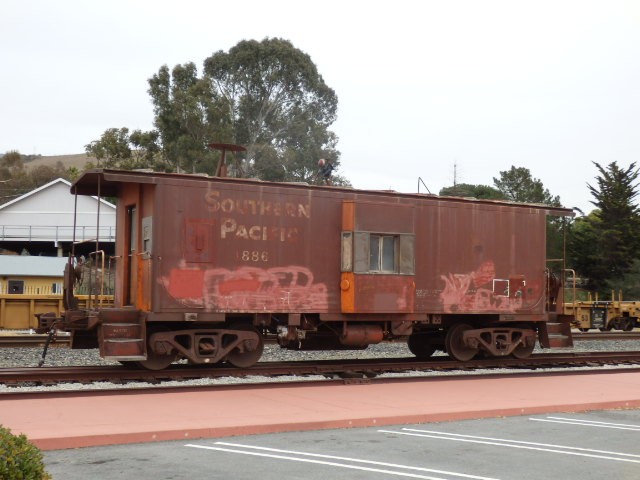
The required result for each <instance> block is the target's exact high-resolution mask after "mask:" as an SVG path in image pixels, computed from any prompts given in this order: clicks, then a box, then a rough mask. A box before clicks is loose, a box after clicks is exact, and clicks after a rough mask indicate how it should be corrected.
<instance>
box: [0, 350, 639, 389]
mask: <svg viewBox="0 0 640 480" xmlns="http://www.w3.org/2000/svg"><path fill="white" fill-rule="evenodd" d="M604 365H637V366H638V367H639V368H640V352H599V353H555V354H547V353H545V354H537V355H533V356H531V357H530V358H527V359H515V358H505V359H479V360H472V361H470V362H465V363H461V362H457V361H454V360H451V359H449V357H446V356H440V357H433V358H431V359H429V360H427V361H418V360H416V359H415V358H392V359H366V360H348V361H345V360H323V361H296V362H259V363H258V364H257V365H255V366H253V367H251V368H245V369H242V368H236V367H231V366H227V365H222V366H216V367H211V366H192V365H186V364H176V365H173V366H172V367H170V368H168V369H166V370H162V371H149V370H138V369H132V368H130V367H127V366H92V367H90V366H83V367H42V368H38V367H27V368H2V369H0V383H4V384H7V385H25V384H29V385H55V384H58V383H66V382H76V383H91V382H99V381H108V382H115V383H127V382H134V381H136V382H137V381H141V382H151V383H160V382H164V381H169V380H190V379H197V378H222V377H234V378H238V377H247V376H257V377H265V381H266V379H267V378H274V377H278V376H284V375H292V376H310V375H323V376H325V377H328V378H343V379H346V381H350V382H358V383H361V382H363V381H367V379H370V378H373V377H375V376H377V375H380V374H383V373H403V372H429V371H434V372H446V371H460V370H463V371H474V370H504V369H514V368H516V369H523V370H524V369H529V370H535V369H542V368H569V367H594V366H604Z"/></svg>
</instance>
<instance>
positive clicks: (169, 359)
mask: <svg viewBox="0 0 640 480" xmlns="http://www.w3.org/2000/svg"><path fill="white" fill-rule="evenodd" d="M177 358H178V356H177V355H176V354H175V353H170V354H169V355H160V354H159V353H156V352H154V351H152V350H151V349H150V350H149V351H148V352H147V359H146V360H140V361H139V362H138V365H140V366H141V367H142V368H146V369H147V370H164V369H165V368H167V367H168V366H169V365H171V364H172V363H173V362H175V361H176V360H177Z"/></svg>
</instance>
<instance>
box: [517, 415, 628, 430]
mask: <svg viewBox="0 0 640 480" xmlns="http://www.w3.org/2000/svg"><path fill="white" fill-rule="evenodd" d="M529 420H531V421H532V422H550V423H564V424H567V425H582V426H585V427H599V428H613V429H616V430H631V431H633V432H640V425H627V424H624V423H609V422H596V421H594V420H581V419H578V418H564V417H547V418H530V419H529Z"/></svg>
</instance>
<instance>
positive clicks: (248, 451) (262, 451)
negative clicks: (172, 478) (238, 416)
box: [185, 442, 497, 480]
mask: <svg viewBox="0 0 640 480" xmlns="http://www.w3.org/2000/svg"><path fill="white" fill-rule="evenodd" d="M214 445H220V446H219V447H216V446H208V445H194V444H187V445H185V447H192V448H201V449H206V450H217V451H222V452H230V453H240V454H243V455H254V456H259V457H268V458H276V459H279V460H290V461H295V462H306V463H316V464H320V465H329V466H333V467H340V468H350V469H353V470H364V471H367V472H375V473H384V474H388V475H396V476H400V477H410V478H421V479H426V480H446V479H445V478H443V477H433V476H426V475H420V474H415V473H410V472H402V471H396V470H386V469H380V468H371V467H365V466H361V465H348V464H345V463H336V462H330V461H325V460H314V459H310V458H300V457H315V458H322V459H327V460H341V461H345V462H352V463H361V464H367V465H376V466H379V467H392V468H397V469H401V470H412V471H418V472H425V473H433V474H438V475H446V476H448V478H452V477H456V478H469V479H473V480H497V479H495V478H491V477H481V476H478V475H467V474H464V473H457V472H448V471H445V470H435V469H431V468H423V467H413V466H410V465H400V464H396V463H387V462H376V461H372V460H362V459H359V458H350V457H338V456H335V455H323V454H319V453H308V452H298V451H294V450H281V449H278V448H268V447H257V446H253V445H242V444H237V443H228V442H215V444H214ZM228 447H231V448H228ZM239 449H245V450H239ZM256 450H257V451H256ZM267 452H273V453H267ZM281 454H287V455H298V457H292V456H285V455H281Z"/></svg>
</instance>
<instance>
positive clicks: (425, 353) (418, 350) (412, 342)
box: [407, 333, 437, 358]
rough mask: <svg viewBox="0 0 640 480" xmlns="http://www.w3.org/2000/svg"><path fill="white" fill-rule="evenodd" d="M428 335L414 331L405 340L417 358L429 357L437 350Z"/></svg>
mask: <svg viewBox="0 0 640 480" xmlns="http://www.w3.org/2000/svg"><path fill="white" fill-rule="evenodd" d="M430 337H431V336H430V335H425V334H420V333H414V334H413V335H410V336H409V339H408V340H407V347H409V351H410V352H411V353H413V354H414V355H415V356H416V357H417V358H429V357H430V356H431V355H433V354H434V353H435V351H436V350H437V348H436V345H435V344H434V343H433V341H432V339H431V338H430Z"/></svg>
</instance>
